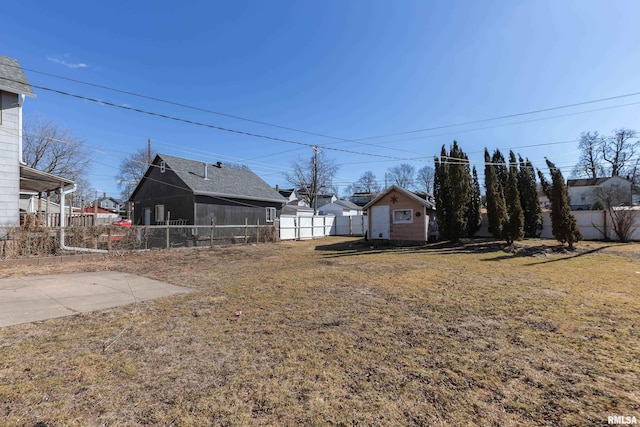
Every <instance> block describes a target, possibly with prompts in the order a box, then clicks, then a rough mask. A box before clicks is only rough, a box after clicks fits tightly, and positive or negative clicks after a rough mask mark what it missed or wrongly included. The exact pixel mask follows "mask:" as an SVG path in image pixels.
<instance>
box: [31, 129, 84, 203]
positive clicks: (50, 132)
mask: <svg viewBox="0 0 640 427" xmlns="http://www.w3.org/2000/svg"><path fill="white" fill-rule="evenodd" d="M22 158H23V160H24V162H25V163H26V164H27V166H29V167H31V168H34V169H38V170H40V171H43V172H47V173H50V174H53V175H58V176H61V177H63V178H67V179H70V180H72V181H74V182H75V183H76V184H77V186H78V191H76V197H83V195H85V193H86V194H89V184H88V182H87V171H88V170H89V165H90V162H91V151H89V149H87V147H86V146H85V142H84V140H82V139H81V138H78V137H76V136H74V135H73V134H72V133H71V131H69V129H67V128H66V127H62V126H59V125H57V124H55V123H54V122H53V121H51V120H44V119H42V118H41V117H35V118H34V119H30V120H25V121H24V129H23V138H22Z"/></svg>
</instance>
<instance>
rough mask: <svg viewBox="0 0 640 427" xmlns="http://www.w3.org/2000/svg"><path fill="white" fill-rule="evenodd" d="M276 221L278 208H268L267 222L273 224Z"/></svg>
mask: <svg viewBox="0 0 640 427" xmlns="http://www.w3.org/2000/svg"><path fill="white" fill-rule="evenodd" d="M274 219H276V208H267V222H273V220H274Z"/></svg>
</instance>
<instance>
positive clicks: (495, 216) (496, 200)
mask: <svg viewBox="0 0 640 427" xmlns="http://www.w3.org/2000/svg"><path fill="white" fill-rule="evenodd" d="M492 163H493V162H492V158H491V156H490V155H489V150H487V149H486V148H485V149H484V186H485V192H486V203H487V217H488V220H489V230H490V231H491V234H492V235H493V237H495V238H496V239H502V238H503V236H504V235H503V232H504V226H505V223H506V222H507V208H506V206H505V201H504V193H503V191H502V185H501V184H500V179H499V178H498V174H497V173H496V168H495V167H494V166H493V164H492Z"/></svg>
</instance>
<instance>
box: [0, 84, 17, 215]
mask: <svg viewBox="0 0 640 427" xmlns="http://www.w3.org/2000/svg"><path fill="white" fill-rule="evenodd" d="M19 129H20V107H19V106H18V95H16V94H14V93H9V92H2V91H0V227H15V226H17V225H19V224H20V215H19V201H20V164H19V161H18V158H19V149H20V146H19V145H20V138H19Z"/></svg>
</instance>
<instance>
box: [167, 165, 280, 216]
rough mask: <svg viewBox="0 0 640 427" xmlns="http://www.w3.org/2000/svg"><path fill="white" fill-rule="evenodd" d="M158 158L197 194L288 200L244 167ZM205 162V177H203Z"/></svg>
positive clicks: (277, 200) (271, 200)
mask: <svg viewBox="0 0 640 427" xmlns="http://www.w3.org/2000/svg"><path fill="white" fill-rule="evenodd" d="M157 157H159V158H160V159H162V160H164V161H165V165H166V166H167V167H169V168H170V169H171V170H172V171H173V172H174V173H175V174H176V175H178V177H179V178H180V179H181V180H182V181H184V183H185V184H186V185H187V186H188V187H189V188H190V189H191V190H192V191H193V193H194V194H196V195H204V196H214V197H216V196H217V197H229V198H242V199H251V200H265V201H270V202H277V203H281V204H284V203H285V202H286V201H287V200H286V199H285V198H284V197H282V196H281V195H280V193H278V192H277V191H276V190H275V189H273V188H272V187H271V186H270V185H269V184H267V183H266V182H265V181H263V180H262V178H260V177H259V176H258V175H256V174H255V173H253V172H252V171H250V170H249V169H247V168H245V167H238V166H228V165H224V164H222V163H218V164H211V163H205V162H201V161H196V160H189V159H183V158H181V157H173V156H168V155H165V154H158V155H157ZM156 159H157V158H156ZM154 163H156V162H155V161H154ZM205 164H206V168H207V179H205V178H204V167H205Z"/></svg>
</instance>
